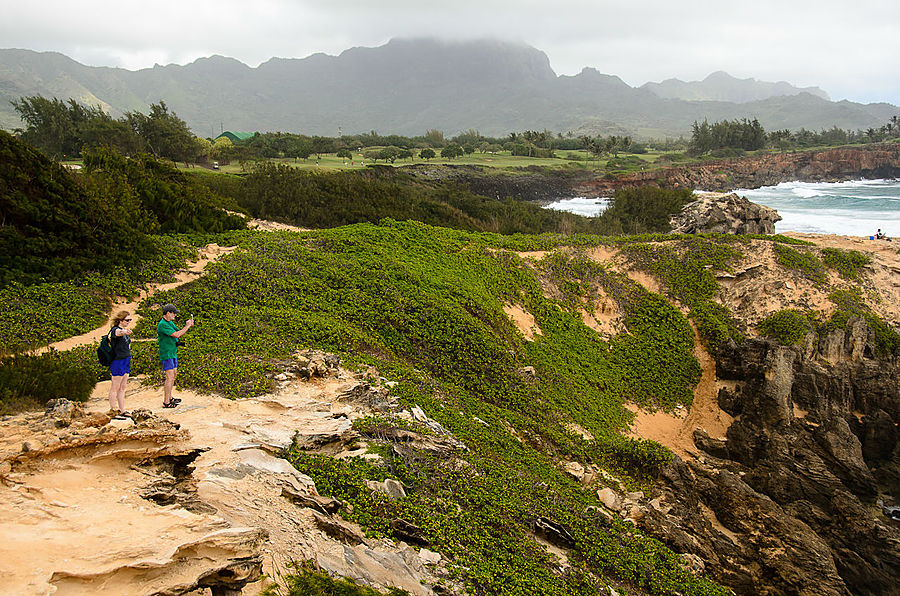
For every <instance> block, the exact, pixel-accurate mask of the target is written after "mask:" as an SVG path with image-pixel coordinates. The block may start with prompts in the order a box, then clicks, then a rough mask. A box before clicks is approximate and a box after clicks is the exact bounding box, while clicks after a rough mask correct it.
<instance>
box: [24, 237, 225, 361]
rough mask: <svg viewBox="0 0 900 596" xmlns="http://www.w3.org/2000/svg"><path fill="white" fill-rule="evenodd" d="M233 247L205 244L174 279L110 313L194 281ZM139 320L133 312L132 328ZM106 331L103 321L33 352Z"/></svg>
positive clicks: (91, 339) (90, 339)
mask: <svg viewBox="0 0 900 596" xmlns="http://www.w3.org/2000/svg"><path fill="white" fill-rule="evenodd" d="M235 249H237V247H236V246H219V245H217V244H207V245H206V246H204V247H203V248H201V249H200V254H199V258H198V259H197V261H195V262H194V263H192V264H191V265H190V266H189V267H188V268H187V269H185V270H183V271H179V272H178V273H177V274H176V275H175V281H173V282H169V283H165V284H150V285H149V286H148V287H147V288H145V289H143V290H141V291H140V293H139V294H138V298H137V299H136V300H125V299H119V300H117V301H116V303H115V304H113V306H112V309H111V311H110V313H111V314H114V313H117V312H119V311H120V310H127V311H128V312H130V313H132V314H134V312H135V311H136V310H137V308H138V306H139V305H140V303H141V302H142V301H143V300H145V299H147V298H149V297H150V296H153V295H154V294H156V293H157V292H165V291H168V290H174V289H175V288H177V287H179V286H183V285H184V284H186V283H188V282H191V281H194V280H195V279H197V278H198V277H200V276H201V275H203V271H204V270H205V269H206V266H207V265H209V264H210V263H214V262H216V261H217V260H218V259H219V258H221V257H222V256H224V255H227V254H230V253H232V252H234V251H235ZM140 320H141V317H140V315H137V314H134V322H133V323H132V328H134V326H135V325H137V323H138V321H140ZM108 332H109V323H104V324H103V325H101V326H100V327H98V328H96V329H94V330H92V331H88V332H87V333H82V334H81V335H76V336H73V337H69V338H66V339H64V340H61V341H58V342H54V343H52V344H50V345H48V346H44V347H41V348H38V349H37V350H35V351H34V352H33V353H35V354H41V353H43V352H46V351H48V350H50V349H51V348H53V349H55V350H59V351H66V350H71V349H72V348H77V347H79V346H85V345H89V344H93V343H97V342H99V341H100V338H101V337H103V336H104V335H105V334H106V333H108Z"/></svg>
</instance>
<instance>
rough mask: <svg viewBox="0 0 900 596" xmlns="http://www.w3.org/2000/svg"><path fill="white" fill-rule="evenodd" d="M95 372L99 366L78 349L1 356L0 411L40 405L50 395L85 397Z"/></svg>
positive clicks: (73, 399)
mask: <svg viewBox="0 0 900 596" xmlns="http://www.w3.org/2000/svg"><path fill="white" fill-rule="evenodd" d="M98 372H99V370H98V366H97V365H96V364H92V363H91V362H90V361H88V360H86V359H85V358H84V357H83V354H81V353H78V352H57V351H56V350H50V351H49V352H44V353H43V354H40V355H37V356H35V355H30V354H20V355H15V356H7V357H4V358H0V414H4V415H5V414H12V413H15V412H19V411H22V410H26V409H31V408H35V407H42V406H43V405H44V404H45V403H47V402H48V401H49V400H51V399H58V398H65V399H68V400H69V401H80V402H83V401H87V399H88V398H89V397H90V395H91V391H92V390H93V389H94V386H95V385H96V384H97V378H98Z"/></svg>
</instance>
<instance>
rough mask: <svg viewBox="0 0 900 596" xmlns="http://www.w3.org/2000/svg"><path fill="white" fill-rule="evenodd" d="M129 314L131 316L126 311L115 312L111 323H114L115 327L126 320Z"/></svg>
mask: <svg viewBox="0 0 900 596" xmlns="http://www.w3.org/2000/svg"><path fill="white" fill-rule="evenodd" d="M130 314H131V313H130V312H128V311H127V310H120V311H119V312H117V313H116V315H115V316H114V317H113V318H112V322H113V323H115V324H116V325H118V324H119V323H121V322H122V321H124V320H125V319H127V318H128V315H130Z"/></svg>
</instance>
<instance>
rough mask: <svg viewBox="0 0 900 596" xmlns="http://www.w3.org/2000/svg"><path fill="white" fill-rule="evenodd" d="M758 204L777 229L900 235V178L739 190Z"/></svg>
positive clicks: (581, 207) (593, 202)
mask: <svg viewBox="0 0 900 596" xmlns="http://www.w3.org/2000/svg"><path fill="white" fill-rule="evenodd" d="M734 192H736V193H737V194H738V195H740V196H742V197H747V199H749V200H751V201H753V202H754V203H760V204H762V205H766V206H768V207H771V208H773V209H775V210H777V211H778V214H779V215H781V217H782V218H783V219H782V220H781V221H779V222H778V223H777V224H775V231H776V232H778V233H781V232H807V233H815V234H837V235H842V236H873V235H874V234H875V232H876V230H878V228H881V231H882V232H884V233H885V234H887V235H888V236H890V237H891V238H900V180H851V181H849V182H822V183H813V182H783V183H781V184H778V185H777V186H764V187H762V188H755V189H752V190H747V189H738V190H735V191H734ZM606 205H607V201H606V200H605V199H588V198H585V197H575V198H572V199H564V200H560V201H556V202H554V203H551V204H549V205H547V206H546V207H547V209H557V210H559V211H570V212H572V213H577V214H578V215H585V216H587V217H592V216H595V215H599V214H601V213H603V210H604V209H606Z"/></svg>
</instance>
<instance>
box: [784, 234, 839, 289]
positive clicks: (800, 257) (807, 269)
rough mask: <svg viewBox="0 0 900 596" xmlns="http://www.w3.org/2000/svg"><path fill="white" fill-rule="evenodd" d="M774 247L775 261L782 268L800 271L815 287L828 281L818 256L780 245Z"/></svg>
mask: <svg viewBox="0 0 900 596" xmlns="http://www.w3.org/2000/svg"><path fill="white" fill-rule="evenodd" d="M772 246H773V247H774V249H775V261H776V262H777V263H778V264H779V265H781V266H782V267H784V268H786V269H794V270H796V271H799V272H800V274H801V275H803V276H804V277H806V278H807V279H809V280H810V281H812V282H813V283H814V284H815V285H822V284H824V283H825V282H826V281H827V280H828V277H827V275H826V274H825V267H824V265H823V264H822V261H821V260H820V259H819V257H817V256H816V255H814V254H812V253H809V252H801V251H799V250H794V249H793V248H790V247H788V246H784V245H783V244H779V243H776V244H773V245H772Z"/></svg>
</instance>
